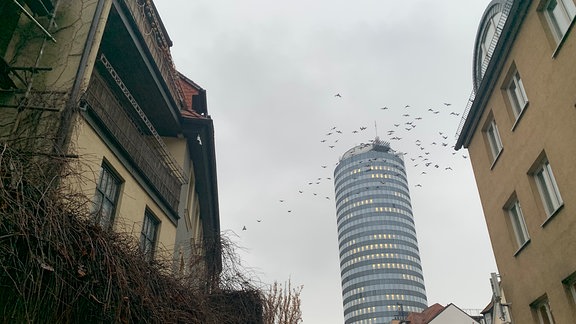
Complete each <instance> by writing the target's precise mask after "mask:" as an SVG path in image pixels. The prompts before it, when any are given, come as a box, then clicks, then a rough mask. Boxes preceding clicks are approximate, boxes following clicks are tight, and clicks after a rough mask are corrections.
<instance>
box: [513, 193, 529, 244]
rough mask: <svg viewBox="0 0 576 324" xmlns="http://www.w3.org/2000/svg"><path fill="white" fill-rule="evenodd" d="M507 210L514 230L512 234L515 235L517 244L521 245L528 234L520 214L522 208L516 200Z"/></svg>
mask: <svg viewBox="0 0 576 324" xmlns="http://www.w3.org/2000/svg"><path fill="white" fill-rule="evenodd" d="M509 212H510V220H511V223H512V229H513V230H514V234H515V236H516V241H517V243H518V246H519V247H521V246H522V245H523V244H524V243H526V242H527V241H528V238H529V236H528V230H527V228H526V223H525V222H524V216H523V215H522V209H521V208H520V204H519V203H518V201H516V202H515V203H514V204H513V205H512V207H510V209H509Z"/></svg>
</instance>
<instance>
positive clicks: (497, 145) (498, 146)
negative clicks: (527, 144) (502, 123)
mask: <svg viewBox="0 0 576 324" xmlns="http://www.w3.org/2000/svg"><path fill="white" fill-rule="evenodd" d="M486 138H487V139H488V145H489V146H490V151H491V153H492V161H496V159H497V158H498V156H499V155H500V152H502V148H503V145H502V139H501V138H500V132H499V131H498V126H497V125H496V120H494V119H492V120H491V121H490V123H488V127H486Z"/></svg>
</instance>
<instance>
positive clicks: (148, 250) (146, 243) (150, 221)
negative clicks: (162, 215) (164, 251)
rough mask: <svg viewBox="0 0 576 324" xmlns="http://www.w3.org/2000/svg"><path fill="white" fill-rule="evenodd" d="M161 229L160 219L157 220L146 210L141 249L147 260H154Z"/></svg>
mask: <svg viewBox="0 0 576 324" xmlns="http://www.w3.org/2000/svg"><path fill="white" fill-rule="evenodd" d="M159 227H160V221H159V220H158V218H156V216H154V214H152V212H150V211H149V210H146V213H144V223H143V224H142V232H141V233H140V249H141V250H142V252H143V253H144V255H145V256H146V259H147V260H152V259H153V258H154V250H155V247H156V240H157V236H158V228H159Z"/></svg>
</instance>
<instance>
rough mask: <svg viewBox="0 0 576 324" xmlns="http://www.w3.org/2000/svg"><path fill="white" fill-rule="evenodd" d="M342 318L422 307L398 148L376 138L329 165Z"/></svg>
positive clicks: (359, 319) (372, 318)
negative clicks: (336, 223) (336, 221)
mask: <svg viewBox="0 0 576 324" xmlns="http://www.w3.org/2000/svg"><path fill="white" fill-rule="evenodd" d="M334 186H335V191H336V213H337V217H338V242H339V245H340V273H341V276H342V298H343V302H344V320H345V323H346V324H351V323H386V324H387V323H389V322H390V321H391V320H392V319H394V318H398V317H403V316H404V315H406V314H407V313H409V312H421V311H422V310H424V309H425V308H426V307H427V300H426V290H425V287H424V277H423V275H422V266H421V265H420V254H419V251H418V242H417V239H416V229H415V226H414V218H413V216H412V206H411V203H410V193H409V190H408V180H407V177H406V170H405V168H404V159H403V156H402V154H400V153H397V152H395V151H393V150H392V149H391V148H390V144H389V143H387V142H382V141H380V140H379V139H378V138H376V139H375V140H374V142H372V143H371V144H362V145H359V146H356V147H354V148H352V149H350V150H348V151H347V152H346V153H345V154H344V155H343V156H342V158H341V159H340V162H339V164H338V166H337V167H336V169H335V170H334Z"/></svg>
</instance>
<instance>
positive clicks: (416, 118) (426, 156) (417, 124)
mask: <svg viewBox="0 0 576 324" xmlns="http://www.w3.org/2000/svg"><path fill="white" fill-rule="evenodd" d="M334 97H335V99H336V100H341V99H342V95H341V94H340V93H336V94H335V95H334ZM439 106H440V108H433V107H426V108H420V107H412V106H411V105H404V106H403V107H402V106H401V107H389V106H382V107H380V108H378V110H380V111H381V112H382V113H385V114H386V115H385V116H384V118H386V120H392V122H391V124H389V125H386V126H388V127H387V129H386V131H385V132H384V133H385V136H381V137H383V138H382V140H384V141H388V142H390V146H391V148H392V149H393V150H395V151H397V152H402V154H403V155H404V162H405V165H406V169H407V173H408V181H409V183H410V182H413V181H414V180H423V178H422V177H425V176H427V175H431V174H433V173H435V172H452V171H454V168H455V166H454V165H453V164H454V162H455V159H456V158H462V159H467V158H468V156H467V155H466V154H462V153H458V152H457V151H455V150H454V142H455V137H454V134H453V131H448V130H443V129H438V126H440V125H446V124H449V125H457V124H458V121H459V119H460V113H458V112H456V111H453V110H452V109H451V104H450V103H448V102H444V103H441V104H440V105H439ZM447 117H448V118H451V120H446V119H445V118H447ZM441 118H444V119H441ZM370 128H371V127H369V126H367V125H359V126H356V127H354V128H342V127H338V126H331V127H328V128H327V130H326V131H325V132H324V133H323V135H321V136H322V137H321V138H320V139H319V143H320V144H321V145H322V146H324V147H325V149H327V150H330V151H334V152H335V153H337V154H339V155H342V154H343V153H344V152H346V151H347V150H348V149H350V148H352V147H353V146H355V145H358V144H360V145H362V144H370V140H373V139H374V137H375V136H378V130H377V129H376V128H377V125H376V123H375V125H374V130H375V134H374V135H373V136H370V135H368V134H367V133H369V132H370V130H369V129H370ZM420 129H421V130H420ZM350 139H353V140H355V141H356V143H357V144H353V145H350ZM360 139H362V140H367V141H368V142H367V143H358V140H360ZM336 165H338V162H335V163H334V161H333V162H326V163H322V164H320V165H319V167H320V169H321V170H322V171H321V172H322V174H327V175H324V176H319V177H316V178H313V179H309V180H307V181H306V182H305V183H302V185H301V187H300V188H297V189H296V190H297V193H298V194H297V195H296V197H294V196H292V197H290V198H286V197H284V198H279V199H278V203H279V204H280V205H281V206H282V208H283V209H284V210H285V212H287V213H293V212H294V209H293V207H291V206H293V205H292V204H290V202H291V201H293V200H295V199H297V198H299V197H303V196H305V195H309V196H310V197H313V198H316V199H318V198H319V199H322V200H332V197H333V195H334V193H333V192H334V188H333V181H332V173H333V171H334V168H335V166H336ZM413 187H414V188H422V187H424V185H423V182H422V181H416V184H414V185H413ZM327 190H329V192H330V193H329V194H327V193H326V192H327ZM256 221H257V222H258V223H260V222H262V220H261V219H257V220H256ZM242 230H243V231H246V230H248V227H247V226H246V225H244V226H243V227H242Z"/></svg>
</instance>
